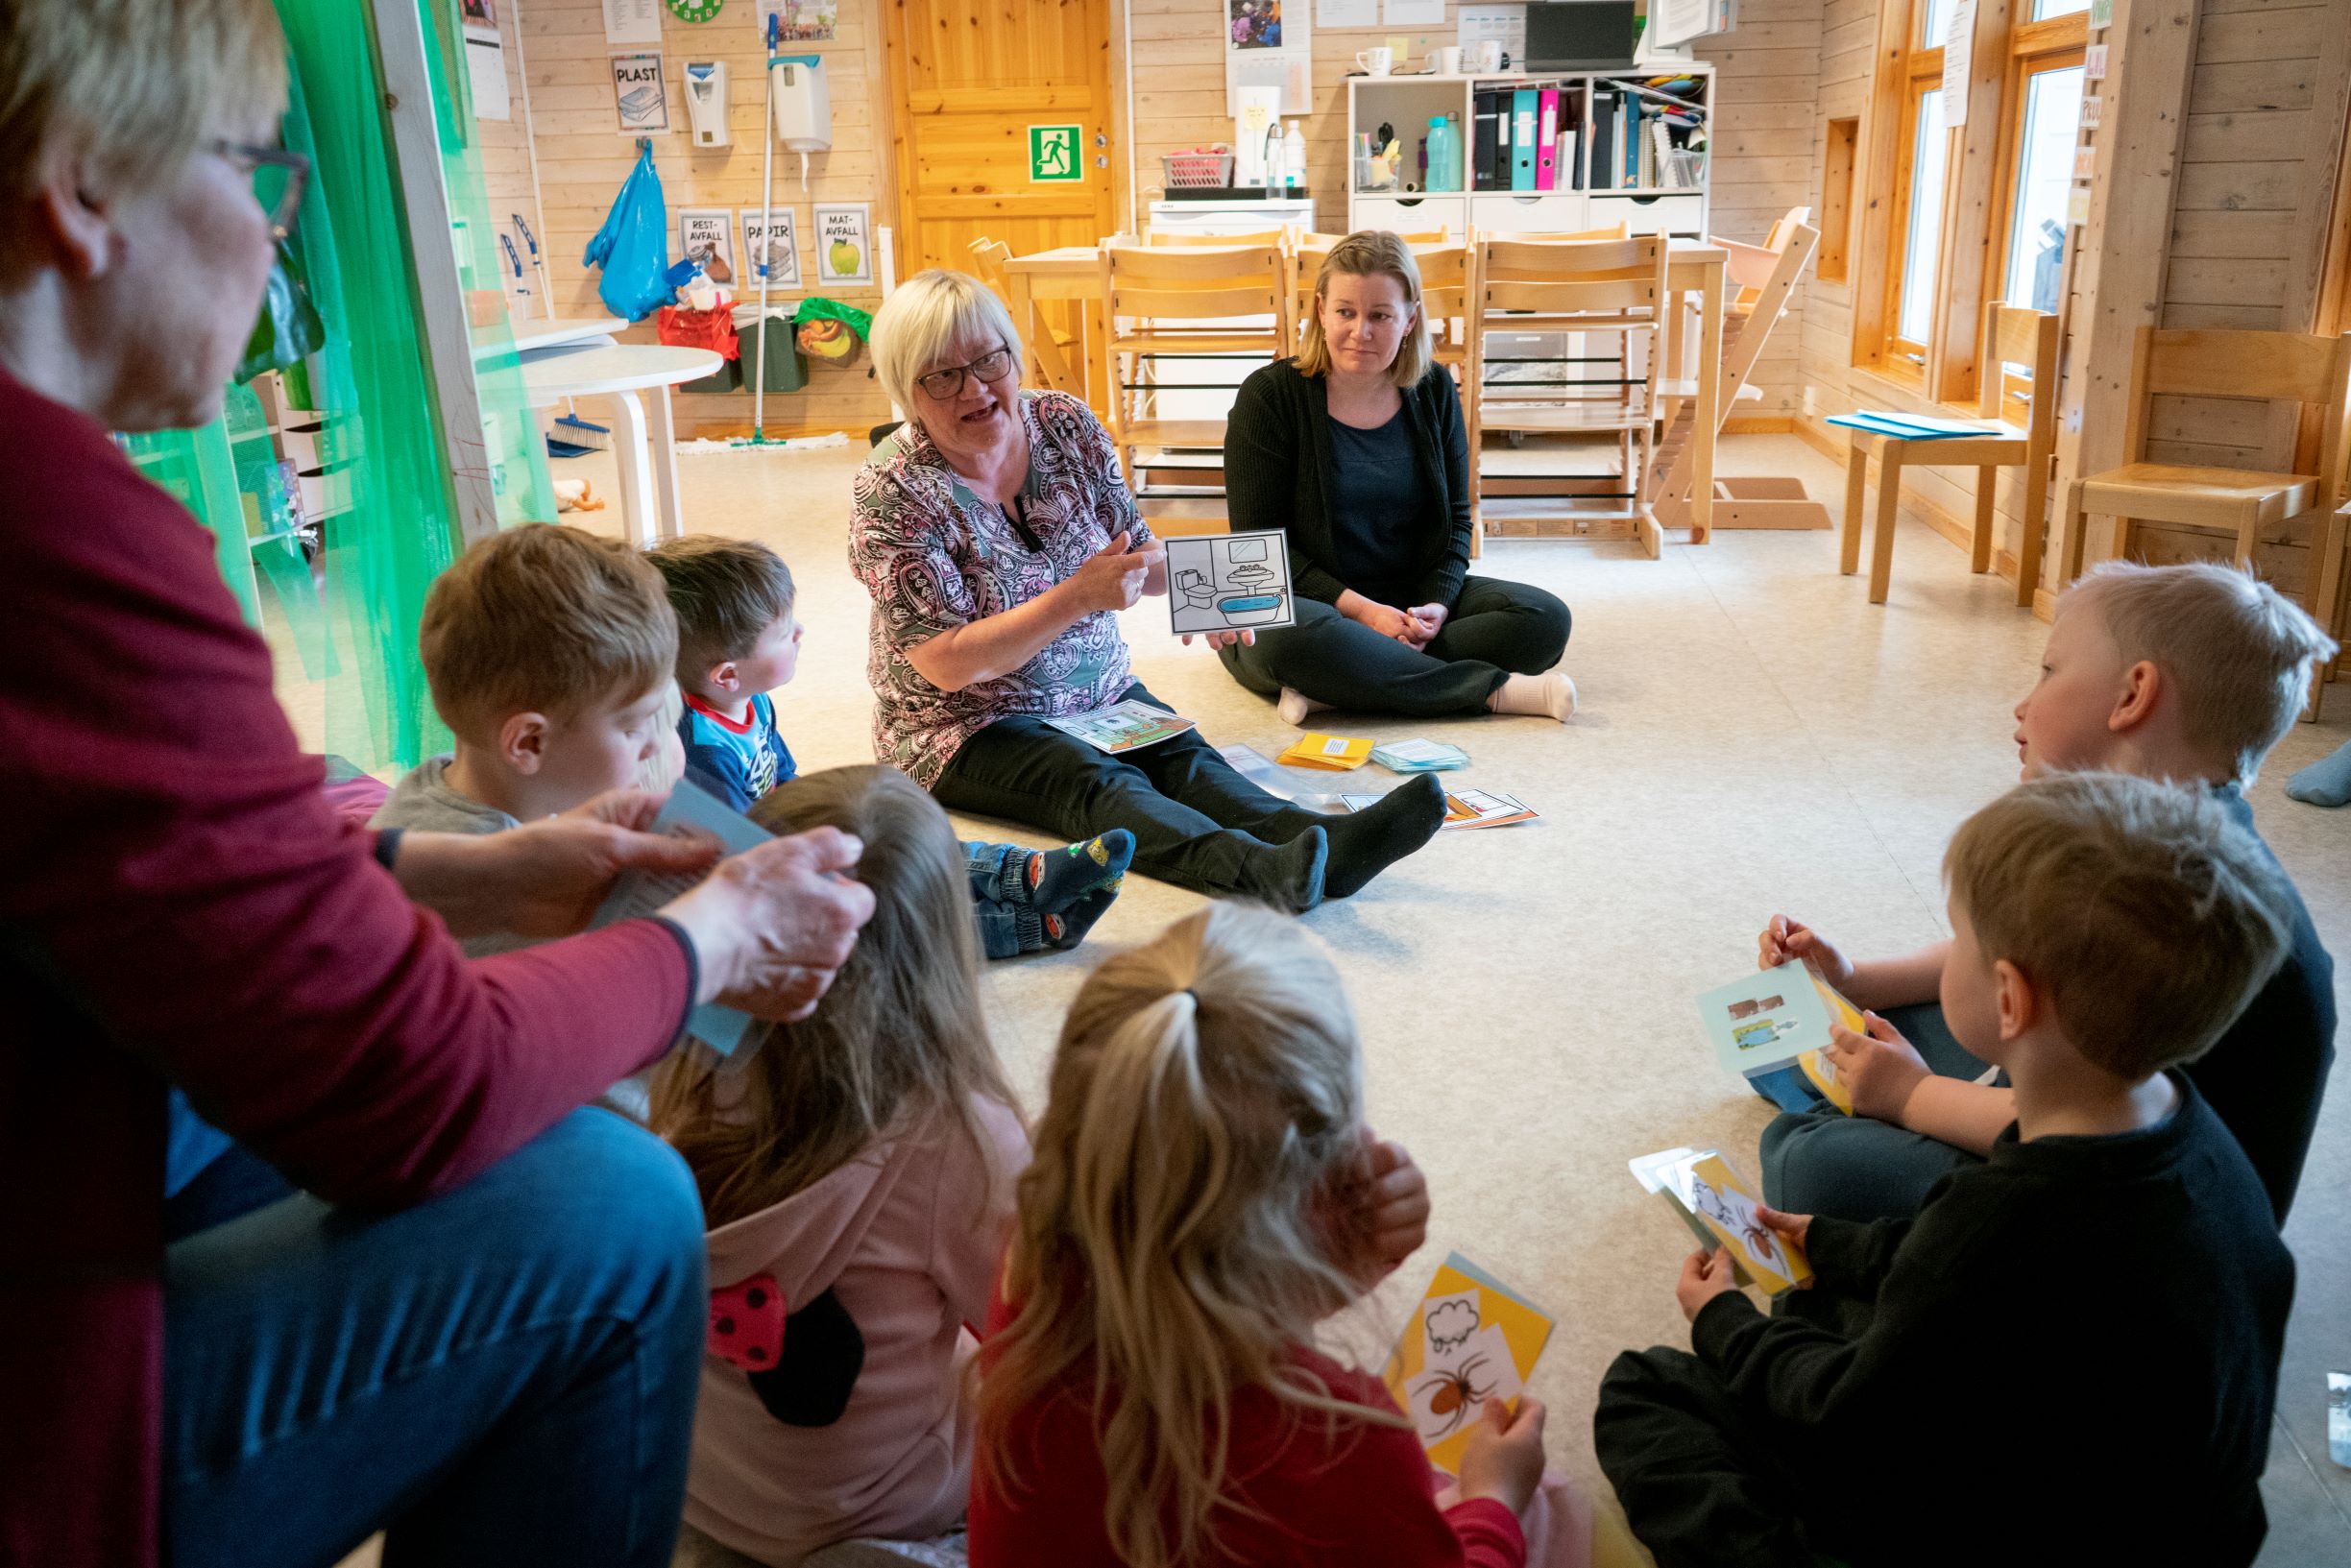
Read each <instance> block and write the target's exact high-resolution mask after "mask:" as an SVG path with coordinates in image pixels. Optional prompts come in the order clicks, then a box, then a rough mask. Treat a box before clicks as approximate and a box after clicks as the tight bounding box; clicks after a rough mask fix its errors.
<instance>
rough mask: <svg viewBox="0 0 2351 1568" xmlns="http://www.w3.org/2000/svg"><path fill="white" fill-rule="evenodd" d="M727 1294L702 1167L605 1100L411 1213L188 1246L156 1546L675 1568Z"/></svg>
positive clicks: (168, 1271) (181, 1264) (177, 1298)
mask: <svg viewBox="0 0 2351 1568" xmlns="http://www.w3.org/2000/svg"><path fill="white" fill-rule="evenodd" d="M240 1163H241V1164H249V1165H253V1166H256V1167H257V1166H258V1164H259V1162H257V1161H254V1159H253V1157H252V1156H251V1155H250V1154H249V1153H248V1152H247V1151H245V1150H244V1149H243V1148H241V1147H238V1148H233V1149H231V1150H230V1151H229V1152H228V1153H226V1154H224V1155H222V1156H221V1157H220V1159H219V1160H217V1161H216V1162H214V1166H213V1170H211V1171H207V1172H206V1174H207V1175H208V1176H210V1175H216V1174H223V1173H227V1172H228V1171H229V1168H230V1166H232V1165H235V1164H240ZM243 1185H244V1186H245V1188H246V1190H247V1191H249V1192H250V1191H252V1190H253V1184H243ZM709 1310H710V1309H709V1297H708V1295H707V1293H706V1291H705V1287H704V1284H703V1242H702V1207H701V1203H700V1201H699V1200H698V1198H697V1197H696V1195H695V1193H694V1186H693V1181H692V1178H691V1176H690V1175H689V1174H688V1173H687V1170H686V1168H685V1166H684V1164H683V1163H682V1162H681V1161H680V1160H679V1159H678V1157H677V1156H676V1154H674V1153H673V1152H671V1151H670V1150H669V1149H668V1148H667V1147H666V1146H664V1145H663V1144H662V1143H660V1142H659V1141H658V1140H657V1139H655V1138H654V1137H653V1136H652V1135H651V1134H649V1133H646V1132H644V1131H643V1130H642V1129H641V1128H638V1127H636V1126H633V1125H631V1124H630V1123H629V1122H625V1121H623V1120H621V1119H620V1118H619V1117H617V1116H613V1115H611V1114H610V1113H607V1112H603V1111H596V1110H581V1111H574V1112H572V1113H571V1115H570V1116H569V1117H567V1118H565V1119H564V1120H563V1121H562V1122H557V1123H556V1124H555V1125H554V1126H553V1127H551V1128H549V1129H548V1130H547V1131H546V1132H545V1134H543V1135H542V1136H541V1137H539V1138H538V1139H537V1140H536V1141H534V1142H533V1143H531V1144H529V1145H527V1146H524V1147H523V1148H521V1149H520V1150H518V1151H517V1152H516V1153H514V1154H512V1155H510V1156H508V1157H507V1158H506V1159H504V1160H502V1161H500V1162H499V1163H498V1164H497V1165H495V1166H493V1167H491V1168H490V1169H489V1170H486V1171H484V1172H482V1173H481V1174H480V1175H478V1176H476V1177H475V1178H474V1179H473V1181H471V1182H469V1183H467V1184H466V1185H465V1186H464V1187H462V1188H459V1189H458V1190H456V1191H455V1192H451V1193H448V1194H444V1195H443V1196H440V1197H438V1198H434V1199H432V1200H430V1201H428V1202H425V1203H420V1204H418V1205H416V1206H415V1207H413V1208H409V1209H403V1210H400V1211H399V1212H397V1213H389V1214H376V1213H360V1212H357V1211H353V1210H349V1209H337V1208H333V1207H330V1206H328V1205H327V1204H325V1203H322V1202H320V1201H319V1200H317V1199H316V1198H312V1197H308V1196H304V1195H299V1194H297V1195H292V1196H286V1197H283V1198H281V1199H279V1201H276V1202H270V1203H267V1204H266V1205H265V1206H263V1207H259V1208H255V1209H253V1210H251V1211H250V1212H248V1213H245V1214H243V1215H240V1216H238V1217H237V1218H231V1219H228V1220H226V1221H225V1222H223V1223H219V1224H215V1225H212V1226H211V1227H210V1228H209V1229H205V1230H201V1231H198V1232H197V1233H195V1234H193V1235H190V1236H188V1237H186V1238H185V1239H184V1240H181V1241H177V1242H173V1243H172V1244H171V1246H170V1248H169V1250H168V1252H167V1254H166V1258H165V1265H164V1338H163V1464H162V1512H163V1539H164V1556H165V1559H166V1560H167V1561H169V1562H171V1563H172V1564H173V1565H174V1568H204V1565H209V1564H222V1565H228V1564H236V1565H239V1568H276V1565H279V1564H287V1565H292V1564H304V1565H324V1564H328V1563H332V1562H334V1561H335V1560H336V1559H337V1558H339V1557H341V1556H343V1555H344V1554H346V1553H348V1552H350V1551H351V1549H352V1548H354V1547H356V1546H357V1545H358V1544H359V1543H360V1542H361V1541H363V1540H365V1539H366V1538H367V1537H368V1536H369V1535H370V1534H372V1533H373V1532H376V1531H378V1530H386V1529H388V1530H389V1531H390V1535H389V1538H388V1540H387V1543H386V1550H385V1558H384V1560H385V1562H386V1564H387V1565H398V1564H401V1563H434V1564H448V1565H458V1568H467V1565H473V1564H482V1565H485V1568H486V1565H489V1564H499V1565H510V1564H514V1563H519V1562H561V1563H565V1564H567V1565H586V1564H630V1565H637V1568H666V1565H667V1562H668V1560H669V1552H670V1546H671V1542H672V1540H673V1538H674V1537H675V1535H676V1532H677V1526H678V1515H679V1510H680V1507H681V1504H682V1500H683V1497H684V1493H685V1486H686V1459H687V1442H688V1438H689V1436H690V1435H691V1431H692V1427H693V1406H694V1391H695V1387H696V1380H697V1378H698V1376H699V1372H700V1366H701V1355H702V1343H703V1336H704V1331H705V1326H706V1323H707V1321H708V1316H709Z"/></svg>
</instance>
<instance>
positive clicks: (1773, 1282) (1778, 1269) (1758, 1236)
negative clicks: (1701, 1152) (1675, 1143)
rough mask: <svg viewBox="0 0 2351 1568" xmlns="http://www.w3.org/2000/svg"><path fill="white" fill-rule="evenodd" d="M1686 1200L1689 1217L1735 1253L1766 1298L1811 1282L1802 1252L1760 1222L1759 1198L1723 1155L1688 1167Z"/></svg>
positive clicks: (1733, 1254)
mask: <svg viewBox="0 0 2351 1568" xmlns="http://www.w3.org/2000/svg"><path fill="white" fill-rule="evenodd" d="M1688 1195H1689V1209H1690V1213H1692V1214H1694V1215H1696V1216H1697V1217H1698V1222H1699V1223H1700V1224H1702V1225H1704V1226H1705V1227H1706V1228H1707V1229H1708V1230H1709V1231H1712V1232H1713V1233H1714V1239H1715V1240H1716V1241H1718V1242H1722V1244H1723V1245H1725V1246H1727V1247H1729V1248H1730V1249H1731V1255H1732V1256H1733V1257H1734V1258H1736V1259H1737V1260H1738V1261H1739V1263H1740V1264H1741V1265H1742V1266H1745V1268H1746V1270H1747V1272H1748V1273H1749V1274H1750V1275H1752V1276H1753V1277H1754V1279H1755V1282H1756V1284H1757V1285H1759V1286H1761V1287H1762V1289H1763V1293H1764V1294H1766V1295H1780V1294H1781V1293H1782V1292H1784V1291H1792V1290H1794V1289H1795V1288H1796V1287H1797V1286H1799V1285H1802V1284H1803V1283H1804V1282H1805V1281H1806V1280H1808V1279H1810V1278H1811V1277H1812V1266H1811V1265H1810V1264H1808V1263H1806V1262H1805V1255H1804V1251H1803V1249H1802V1248H1800V1247H1798V1246H1797V1245H1796V1244H1795V1243H1794V1242H1789V1241H1786V1240H1785V1239H1783V1238H1782V1237H1781V1235H1780V1233H1779V1232H1778V1231H1775V1230H1773V1229H1772V1228H1771V1227H1770V1226H1769V1225H1766V1224H1764V1223H1763V1221H1762V1220H1760V1219H1758V1218H1756V1195H1755V1194H1754V1193H1752V1192H1750V1191H1749V1190H1748V1187H1747V1183H1746V1182H1745V1180H1744V1179H1742V1178H1741V1177H1740V1175H1739V1173H1738V1172H1737V1171H1735V1170H1732V1169H1731V1162H1730V1161H1728V1160H1726V1159H1724V1158H1723V1157H1722V1156H1721V1155H1719V1154H1709V1155H1708V1156H1707V1157H1706V1158H1705V1159H1703V1160H1700V1161H1698V1162H1697V1163H1696V1164H1695V1165H1693V1166H1691V1167H1690V1168H1689V1194H1688Z"/></svg>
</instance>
